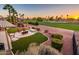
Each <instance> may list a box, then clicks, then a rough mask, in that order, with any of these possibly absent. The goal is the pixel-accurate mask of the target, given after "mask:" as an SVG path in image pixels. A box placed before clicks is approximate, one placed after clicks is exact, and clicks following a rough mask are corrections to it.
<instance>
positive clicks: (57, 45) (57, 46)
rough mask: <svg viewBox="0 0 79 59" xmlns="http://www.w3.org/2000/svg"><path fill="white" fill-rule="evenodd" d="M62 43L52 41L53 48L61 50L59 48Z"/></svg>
mask: <svg viewBox="0 0 79 59" xmlns="http://www.w3.org/2000/svg"><path fill="white" fill-rule="evenodd" d="M62 46H63V44H62V43H61V44H59V43H56V42H52V47H54V48H55V49H57V50H59V51H61V48H62Z"/></svg>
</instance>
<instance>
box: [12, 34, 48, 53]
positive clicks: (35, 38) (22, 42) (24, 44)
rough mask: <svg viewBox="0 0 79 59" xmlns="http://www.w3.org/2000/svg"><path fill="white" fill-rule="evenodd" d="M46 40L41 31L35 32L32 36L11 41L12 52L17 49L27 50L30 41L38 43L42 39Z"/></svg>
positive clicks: (42, 40)
mask: <svg viewBox="0 0 79 59" xmlns="http://www.w3.org/2000/svg"><path fill="white" fill-rule="evenodd" d="M46 40H47V37H45V36H44V35H43V34H41V33H36V34H34V35H32V36H28V37H24V38H20V39H19V40H17V41H14V42H12V47H13V52H15V51H17V50H19V51H24V50H27V48H28V46H29V44H30V43H37V44H38V45H39V44H40V43H42V42H44V41H46Z"/></svg>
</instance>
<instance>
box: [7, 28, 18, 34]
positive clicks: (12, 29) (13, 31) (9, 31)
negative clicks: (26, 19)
mask: <svg viewBox="0 0 79 59" xmlns="http://www.w3.org/2000/svg"><path fill="white" fill-rule="evenodd" d="M7 32H8V33H15V32H17V28H9V29H7Z"/></svg>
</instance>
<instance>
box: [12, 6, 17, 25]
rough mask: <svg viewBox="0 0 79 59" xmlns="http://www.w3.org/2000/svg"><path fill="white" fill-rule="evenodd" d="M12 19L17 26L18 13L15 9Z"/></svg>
mask: <svg viewBox="0 0 79 59" xmlns="http://www.w3.org/2000/svg"><path fill="white" fill-rule="evenodd" d="M12 14H13V15H12V18H13V23H14V24H15V23H16V17H17V12H16V10H15V9H14V8H12Z"/></svg>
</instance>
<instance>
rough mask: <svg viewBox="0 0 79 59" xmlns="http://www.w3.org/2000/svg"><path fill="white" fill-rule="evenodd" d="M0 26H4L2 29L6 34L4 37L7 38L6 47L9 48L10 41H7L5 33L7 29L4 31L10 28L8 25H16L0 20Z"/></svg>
mask: <svg viewBox="0 0 79 59" xmlns="http://www.w3.org/2000/svg"><path fill="white" fill-rule="evenodd" d="M0 27H1V28H4V31H5V35H6V39H7V44H8V48H9V50H10V49H11V48H10V43H9V39H8V35H7V31H6V28H10V27H16V26H15V25H13V24H11V23H10V22H8V21H6V20H4V21H2V20H0Z"/></svg>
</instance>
